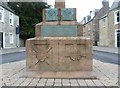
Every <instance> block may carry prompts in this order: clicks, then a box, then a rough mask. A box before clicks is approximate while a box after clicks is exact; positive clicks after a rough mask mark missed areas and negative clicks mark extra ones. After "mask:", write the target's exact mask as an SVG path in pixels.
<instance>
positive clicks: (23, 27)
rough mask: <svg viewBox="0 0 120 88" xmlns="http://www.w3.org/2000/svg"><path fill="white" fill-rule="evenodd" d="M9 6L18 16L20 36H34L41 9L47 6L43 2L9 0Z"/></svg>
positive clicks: (40, 17) (25, 37) (24, 37)
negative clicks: (14, 0) (11, 0)
mask: <svg viewBox="0 0 120 88" xmlns="http://www.w3.org/2000/svg"><path fill="white" fill-rule="evenodd" d="M8 5H9V7H10V8H11V9H12V10H13V11H14V12H15V13H16V14H17V15H18V16H19V19H20V21H19V22H20V38H21V39H23V40H24V43H25V40H26V39H28V38H32V37H34V36H35V25H36V24H37V23H39V22H41V21H42V9H44V8H49V7H50V5H48V4H47V3H45V2H9V3H8Z"/></svg>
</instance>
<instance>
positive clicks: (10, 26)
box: [0, 2, 19, 48]
mask: <svg viewBox="0 0 120 88" xmlns="http://www.w3.org/2000/svg"><path fill="white" fill-rule="evenodd" d="M15 47H19V16H17V15H16V14H15V13H14V12H13V11H12V10H11V9H10V8H9V7H8V6H7V2H0V48H15Z"/></svg>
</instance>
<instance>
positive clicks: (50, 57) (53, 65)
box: [26, 37, 92, 72]
mask: <svg viewBox="0 0 120 88" xmlns="http://www.w3.org/2000/svg"><path fill="white" fill-rule="evenodd" d="M91 43H92V42H91V40H90V39H88V38H80V37H68V38H66V37H43V38H36V39H30V40H27V47H26V49H27V68H28V69H29V70H36V71H53V72H56V71H59V72H64V71H65V72H67V71H91V70H92V50H91V48H92V46H91Z"/></svg>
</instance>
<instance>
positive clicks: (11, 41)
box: [9, 33, 14, 44]
mask: <svg viewBox="0 0 120 88" xmlns="http://www.w3.org/2000/svg"><path fill="white" fill-rule="evenodd" d="M9 35H10V44H13V43H14V36H13V33H10V34H9Z"/></svg>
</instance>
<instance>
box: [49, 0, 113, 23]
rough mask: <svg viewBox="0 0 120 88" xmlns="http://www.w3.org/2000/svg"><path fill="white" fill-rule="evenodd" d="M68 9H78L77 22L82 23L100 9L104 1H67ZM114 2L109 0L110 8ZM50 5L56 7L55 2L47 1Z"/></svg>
mask: <svg viewBox="0 0 120 88" xmlns="http://www.w3.org/2000/svg"><path fill="white" fill-rule="evenodd" d="M65 1H66V7H67V8H77V20H78V21H79V22H80V21H81V20H82V19H83V17H85V16H87V15H89V13H90V11H92V10H94V9H100V8H101V7H102V1H103V0H65ZM113 1H114V0H109V4H110V6H111V5H112V3H113ZM47 2H48V4H50V5H52V6H54V2H55V0H47Z"/></svg>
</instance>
